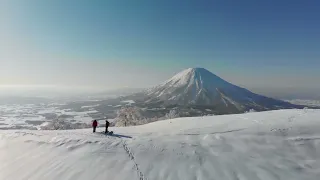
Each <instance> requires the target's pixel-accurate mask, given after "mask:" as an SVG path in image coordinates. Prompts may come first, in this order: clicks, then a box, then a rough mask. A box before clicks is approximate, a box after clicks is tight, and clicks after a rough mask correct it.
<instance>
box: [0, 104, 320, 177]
mask: <svg viewBox="0 0 320 180" xmlns="http://www.w3.org/2000/svg"><path fill="white" fill-rule="evenodd" d="M110 130H112V131H114V133H115V135H114V136H105V135H104V134H102V133H96V134H93V133H92V132H91V129H82V130H64V131H32V130H6V131H0V162H1V163H0V179H1V180H43V179H46V180H58V179H59V180H60V179H61V180H88V179H92V180H106V179H116V180H120V179H128V180H135V179H137V180H139V179H140V180H143V179H149V180H154V179H156V180H158V179H159V180H160V179H161V180H162V179H168V180H169V179H170V180H178V179H182V180H195V179H199V180H200V179H202V180H203V179H208V180H209V179H210V180H212V179H217V180H280V179H281V180H317V179H319V177H320V110H306V109H305V110H278V111H269V112H260V113H247V114H239V115H225V116H211V117H196V118H195V117H193V118H178V119H173V120H165V121H159V122H155V123H151V124H146V125H142V126H135V127H117V128H116V127H113V128H110ZM102 131H103V129H98V132H102Z"/></svg>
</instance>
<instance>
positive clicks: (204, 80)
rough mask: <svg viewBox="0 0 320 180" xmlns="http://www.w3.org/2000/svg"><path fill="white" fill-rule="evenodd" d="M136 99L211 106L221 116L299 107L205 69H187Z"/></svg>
mask: <svg viewBox="0 0 320 180" xmlns="http://www.w3.org/2000/svg"><path fill="white" fill-rule="evenodd" d="M137 97H138V98H137ZM136 98H137V99H136V100H140V101H141V102H144V103H147V104H148V103H149V104H155V103H158V104H159V103H160V104H174V105H182V106H184V105H186V106H189V105H193V106H205V107H211V108H213V109H215V110H217V111H219V112H221V113H237V112H244V111H247V110H249V109H255V110H271V109H281V108H296V107H297V106H296V105H292V104H290V103H288V102H284V101H280V100H276V99H272V98H268V97H265V96H262V95H258V94H255V93H252V92H250V91H249V90H247V89H244V88H241V87H238V86H236V85H233V84H231V83H229V82H227V81H225V80H223V79H221V78H220V77H218V76H216V75H215V74H213V73H211V72H210V71H208V70H206V69H204V68H189V69H186V70H184V71H182V72H180V73H178V74H177V75H175V76H173V77H172V78H171V79H169V80H167V81H165V82H164V83H162V84H160V85H158V86H156V87H153V88H151V89H148V90H147V91H146V92H144V93H143V94H142V95H141V94H140V95H139V96H136Z"/></svg>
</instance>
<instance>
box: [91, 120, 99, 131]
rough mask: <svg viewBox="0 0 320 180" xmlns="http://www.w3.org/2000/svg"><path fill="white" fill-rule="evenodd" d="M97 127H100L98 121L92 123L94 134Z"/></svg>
mask: <svg viewBox="0 0 320 180" xmlns="http://www.w3.org/2000/svg"><path fill="white" fill-rule="evenodd" d="M97 126H98V121H97V120H94V121H93V122H92V128H93V132H94V133H95V132H96V128H97Z"/></svg>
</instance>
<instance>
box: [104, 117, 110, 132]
mask: <svg viewBox="0 0 320 180" xmlns="http://www.w3.org/2000/svg"><path fill="white" fill-rule="evenodd" d="M109 125H110V123H109V121H108V120H106V131H105V134H107V133H108V132H109V131H108V127H109Z"/></svg>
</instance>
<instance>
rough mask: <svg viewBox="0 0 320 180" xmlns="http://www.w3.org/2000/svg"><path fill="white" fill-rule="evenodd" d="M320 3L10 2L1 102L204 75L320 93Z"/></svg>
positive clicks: (278, 90) (3, 34)
mask: <svg viewBox="0 0 320 180" xmlns="http://www.w3.org/2000/svg"><path fill="white" fill-rule="evenodd" d="M319 5H320V3H319V2H318V1H315V0H311V1H307V2H301V1H298V0H293V1H290V3H287V2H279V1H275V0H272V1H268V2H256V1H243V2H238V1H236V2H233V3H230V2H224V1H197V2H195V1H183V3H182V2H172V1H168V0H164V1H160V2H155V1H143V0H142V1H139V2H132V1H123V2H119V1H99V0H93V1H90V2H89V1H88V2H83V1H81V2H79V1H75V0H70V1H67V2H66V1H62V0H55V1H38V0H34V1H28V2H27V1H23V0H16V1H6V2H3V3H2V5H1V7H0V24H1V28H0V38H1V40H2V41H1V42H0V94H1V93H2V94H5V93H7V94H10V93H11V94H14V93H16V94H17V93H18V94H19V93H20V94H21V93H22V94H23V92H25V91H28V92H34V93H35V94H36V93H37V92H40V91H42V92H44V91H45V92H48V91H50V92H52V93H53V94H54V93H65V92H68V93H70V94H73V93H76V92H77V93H81V92H100V91H103V90H112V89H119V88H124V87H129V88H145V87H151V86H154V85H157V84H159V83H161V82H163V81H165V80H166V79H168V78H170V77H171V76H173V75H174V74H176V73H178V72H180V71H182V70H184V69H186V68H189V67H204V68H206V69H208V70H209V71H211V72H213V73H214V74H216V75H218V76H220V77H221V78H223V79H225V80H226V81H229V82H231V83H233V84H235V85H238V86H241V87H245V88H248V89H249V90H252V91H254V92H256V93H262V94H264V95H272V96H294V94H296V95H300V96H302V95H304V96H306V97H307V96H311V97H312V96H314V95H317V93H318V92H320V78H319V77H320V72H319V71H318V68H319V67H320V60H319V58H320V51H319V49H320V35H319V32H320V25H319V18H318V17H320V12H319V11H318V9H317V7H319Z"/></svg>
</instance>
